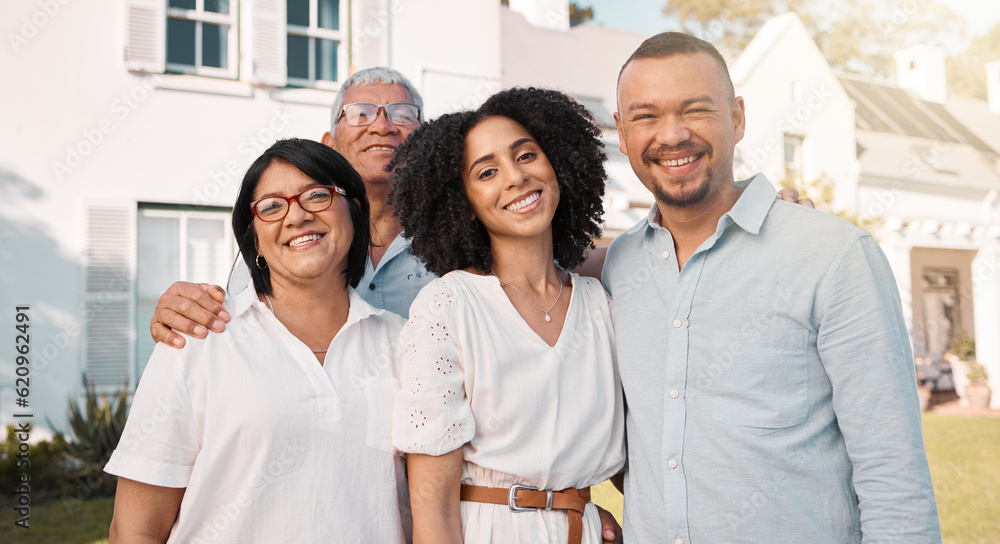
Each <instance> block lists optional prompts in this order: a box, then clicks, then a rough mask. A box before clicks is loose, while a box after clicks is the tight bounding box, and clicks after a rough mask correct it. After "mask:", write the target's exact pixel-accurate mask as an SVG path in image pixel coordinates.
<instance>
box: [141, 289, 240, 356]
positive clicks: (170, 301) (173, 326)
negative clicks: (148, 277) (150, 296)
mask: <svg viewBox="0 0 1000 544" xmlns="http://www.w3.org/2000/svg"><path fill="white" fill-rule="evenodd" d="M225 300H226V291H225V290H224V289H223V288H222V287H219V286H218V285H211V284H208V283H188V282H186V281H178V282H175V283H174V284H173V285H171V286H170V287H169V288H168V289H167V291H166V292H165V293H163V294H162V295H160V299H159V300H158V301H157V302H156V309H155V310H153V319H152V320H150V322H149V334H150V335H152V337H153V340H155V341H157V342H163V343H165V344H167V345H170V346H173V347H175V348H181V347H184V337H182V336H181V335H179V334H177V332H183V333H185V334H188V335H191V336H194V337H195V338H205V337H206V336H208V331H209V330H211V331H214V332H222V331H224V330H226V323H227V322H229V312H227V311H226V310H225V308H223V307H222V303H223V302H225Z"/></svg>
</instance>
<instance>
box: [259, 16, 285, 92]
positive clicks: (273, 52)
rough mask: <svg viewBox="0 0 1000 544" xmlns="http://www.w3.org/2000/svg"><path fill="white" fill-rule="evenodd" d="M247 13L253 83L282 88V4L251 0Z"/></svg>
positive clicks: (283, 73) (283, 58)
mask: <svg viewBox="0 0 1000 544" xmlns="http://www.w3.org/2000/svg"><path fill="white" fill-rule="evenodd" d="M251 9H252V10H253V14H252V20H253V28H252V29H251V30H250V32H251V34H252V38H251V44H252V45H251V49H252V50H251V52H250V54H251V58H252V59H253V80H254V83H261V84H264V85H271V86H274V87H284V86H285V85H286V84H287V83H288V72H287V69H286V67H285V63H286V60H287V47H288V42H287V32H288V31H287V29H286V25H285V0H253V7H252V8H251Z"/></svg>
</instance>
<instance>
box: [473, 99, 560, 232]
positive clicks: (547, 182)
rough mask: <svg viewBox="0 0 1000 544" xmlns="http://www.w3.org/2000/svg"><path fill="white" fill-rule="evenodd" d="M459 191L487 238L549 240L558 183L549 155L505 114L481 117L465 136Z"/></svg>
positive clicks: (556, 204) (555, 206)
mask: <svg viewBox="0 0 1000 544" xmlns="http://www.w3.org/2000/svg"><path fill="white" fill-rule="evenodd" d="M462 182H463V185H464V187H465V195H466V197H467V198H468V199H469V205H470V207H471V208H472V213H473V215H474V216H475V218H476V219H478V220H479V221H480V222H482V224H483V226H484V227H485V228H486V231H487V232H488V233H489V235H490V239H491V240H496V239H497V238H499V237H511V238H529V237H536V236H548V239H549V241H551V239H552V217H553V216H554V215H555V212H556V208H557V207H558V205H559V183H558V181H557V180H556V173H555V171H554V170H553V169H552V165H551V164H550V163H549V159H548V158H547V157H546V156H545V153H543V152H542V148H541V147H540V146H539V145H538V143H537V142H536V141H535V140H534V138H532V136H531V135H530V134H528V131H527V130H525V128H524V127H523V126H521V125H520V124H519V123H517V122H515V121H512V120H511V119H508V118H506V117H487V118H485V119H483V120H482V121H480V122H479V123H478V124H477V125H476V126H474V127H473V128H472V129H471V130H470V131H469V134H468V135H467V136H466V137H465V150H464V153H463V160H462Z"/></svg>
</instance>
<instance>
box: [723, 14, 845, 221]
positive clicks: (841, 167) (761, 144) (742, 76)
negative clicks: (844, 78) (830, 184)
mask: <svg viewBox="0 0 1000 544" xmlns="http://www.w3.org/2000/svg"><path fill="white" fill-rule="evenodd" d="M767 25H770V27H769V28H768V27H767ZM767 25H765V29H764V30H762V31H761V36H759V37H758V38H757V39H761V37H766V38H770V40H765V41H764V42H763V43H760V42H759V43H758V44H757V45H756V48H755V45H754V44H753V43H751V45H750V46H749V47H748V48H747V50H746V51H745V52H744V53H743V54H742V55H741V56H740V57H739V59H737V61H736V62H734V63H733V64H732V66H730V71H731V73H732V75H733V78H734V84H735V85H736V93H737V94H738V95H741V96H743V97H744V100H745V102H746V116H747V128H746V134H745V136H744V137H743V141H742V142H740V143H739V144H738V145H737V153H738V157H739V158H740V161H739V164H737V175H738V176H739V177H748V176H750V175H752V174H754V173H756V172H763V173H764V174H765V175H767V177H768V179H770V180H771V181H772V182H774V183H777V182H778V181H780V180H781V179H782V178H783V177H784V175H785V155H784V135H785V134H795V135H799V136H803V137H804V141H803V153H804V157H805V160H804V161H803V171H802V177H803V179H804V180H805V181H812V180H814V179H818V178H820V177H823V176H826V177H828V178H832V179H833V180H836V182H837V190H836V193H835V198H836V200H835V205H837V206H838V207H840V208H847V207H849V206H850V205H851V204H852V203H853V201H854V197H855V186H854V184H855V180H856V179H857V172H858V171H857V160H856V150H855V147H854V108H853V106H852V103H851V101H850V100H849V99H848V98H847V94H846V93H845V92H844V90H843V88H842V87H841V86H840V84H839V82H838V81H837V78H836V75H835V74H834V73H833V71H832V70H831V69H830V67H829V65H828V64H827V62H826V60H825V59H824V58H823V56H822V54H821V53H820V51H819V49H818V48H817V47H816V45H815V43H813V41H812V39H811V38H810V37H809V34H808V32H806V29H805V27H804V26H803V25H802V23H801V22H800V21H799V20H798V18H797V17H795V16H794V14H789V15H786V16H782V17H777V18H775V19H772V20H771V21H769V22H768V23H767ZM765 31H766V35H765ZM751 48H755V49H760V50H759V51H756V50H754V49H751Z"/></svg>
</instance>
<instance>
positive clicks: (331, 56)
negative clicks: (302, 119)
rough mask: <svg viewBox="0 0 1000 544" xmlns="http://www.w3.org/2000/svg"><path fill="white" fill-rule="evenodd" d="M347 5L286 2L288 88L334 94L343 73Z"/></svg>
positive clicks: (325, 0)
mask: <svg viewBox="0 0 1000 544" xmlns="http://www.w3.org/2000/svg"><path fill="white" fill-rule="evenodd" d="M346 4H347V2H341V1H340V0H287V2H286V26H287V32H288V36H287V50H286V51H287V61H286V66H287V70H288V85H289V86H297V87H316V88H320V89H330V90H336V89H337V87H338V85H337V82H338V81H340V80H341V76H342V75H344V71H345V69H346V52H345V51H344V49H345V48H344V47H343V45H344V43H345V38H346V33H345V32H344V30H343V25H344V20H345V18H346V12H345V8H346Z"/></svg>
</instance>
